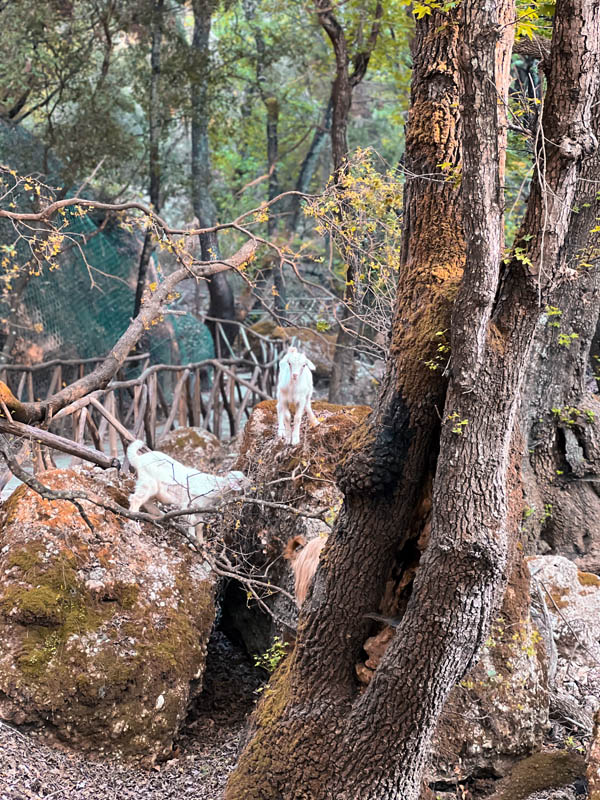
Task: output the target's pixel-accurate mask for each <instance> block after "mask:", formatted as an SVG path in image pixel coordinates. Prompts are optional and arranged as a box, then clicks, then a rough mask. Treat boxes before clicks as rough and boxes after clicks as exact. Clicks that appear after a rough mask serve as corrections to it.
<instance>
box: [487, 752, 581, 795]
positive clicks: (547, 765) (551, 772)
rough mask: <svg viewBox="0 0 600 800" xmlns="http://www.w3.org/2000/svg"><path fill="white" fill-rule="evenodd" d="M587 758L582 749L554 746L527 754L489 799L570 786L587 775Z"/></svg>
mask: <svg viewBox="0 0 600 800" xmlns="http://www.w3.org/2000/svg"><path fill="white" fill-rule="evenodd" d="M585 771H586V765H585V759H584V757H583V756H582V755H580V754H579V753H574V752H573V751H570V750H569V751H567V750H554V751H548V752H542V753H535V754H534V755H532V756H530V757H529V758H524V759H523V760H522V761H519V763H518V764H517V765H516V766H515V767H514V769H513V770H512V772H511V773H510V775H507V776H506V778H503V779H502V780H501V781H500V784H499V786H498V788H497V790H496V791H495V792H494V794H493V795H492V796H491V797H490V798H489V800H526V799H527V798H528V797H529V795H531V794H533V793H534V792H539V791H543V790H544V789H558V788H560V787H562V786H569V785H570V784H572V783H574V782H575V781H576V780H577V779H581V778H584V777H585Z"/></svg>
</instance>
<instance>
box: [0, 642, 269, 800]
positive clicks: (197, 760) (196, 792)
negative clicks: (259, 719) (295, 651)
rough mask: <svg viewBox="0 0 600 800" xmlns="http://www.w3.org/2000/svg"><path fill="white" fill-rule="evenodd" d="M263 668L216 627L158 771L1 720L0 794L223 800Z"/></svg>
mask: <svg viewBox="0 0 600 800" xmlns="http://www.w3.org/2000/svg"><path fill="white" fill-rule="evenodd" d="M262 680H264V673H262V674H261V673H260V671H259V670H257V669H255V668H254V667H253V666H252V665H251V664H250V662H249V661H248V659H247V658H246V657H245V656H244V655H242V654H241V653H240V652H238V651H237V650H235V648H233V647H232V645H231V643H230V642H229V641H228V640H227V639H226V637H225V636H224V635H223V634H221V633H219V632H216V633H215V634H214V635H213V637H212V639H211V643H210V646H209V654H208V658H207V667H206V673H205V681H204V689H203V692H202V694H201V695H200V696H199V697H198V699H197V701H196V702H195V704H194V707H193V709H192V711H191V713H190V716H189V717H188V720H187V723H186V726H185V727H184V729H183V731H182V732H181V735H180V736H179V738H178V740H177V743H176V749H175V750H174V757H173V758H172V759H171V760H169V761H167V762H165V763H164V764H160V765H158V766H157V767H156V768H155V769H154V770H150V771H149V770H142V769H139V768H136V767H129V766H125V765H124V764H120V763H118V762H114V761H110V762H107V761H104V762H94V761H89V760H87V759H85V758H83V757H82V756H81V755H79V754H76V753H73V752H68V751H63V750H57V749H55V748H52V747H49V746H48V745H46V744H44V743H43V742H42V741H41V740H39V739H38V738H37V737H36V736H35V735H34V734H29V733H22V732H20V731H17V730H15V729H13V728H11V727H9V726H7V725H5V724H2V723H0V800H42V798H43V799H44V800H48V798H53V799H54V800H134V799H135V800H139V798H140V797H143V798H145V800H171V798H173V800H185V798H186V797H190V798H193V800H220V798H221V796H222V794H223V790H224V788H225V783H226V781H227V776H228V775H229V773H230V772H231V770H232V769H233V767H234V765H235V761H236V758H237V753H238V748H239V743H240V739H241V735H242V732H243V729H244V723H245V721H246V718H247V716H248V714H249V713H250V711H251V710H252V707H253V705H254V702H255V700H256V696H257V695H256V693H255V690H256V688H257V687H258V686H259V685H260V683H261V681H262Z"/></svg>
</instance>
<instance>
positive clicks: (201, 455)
mask: <svg viewBox="0 0 600 800" xmlns="http://www.w3.org/2000/svg"><path fill="white" fill-rule="evenodd" d="M157 449H158V450H161V451H162V452H163V453H166V454H167V455H169V456H171V458H174V459H175V460H176V461H179V462H180V463H181V464H185V465H186V467H193V468H194V469H197V470H200V471H201V472H216V471H217V470H218V467H219V465H220V463H221V462H222V461H223V459H224V458H225V455H226V450H225V447H224V445H223V444H222V443H221V442H220V441H219V439H217V437H216V436H215V435H214V433H210V432H209V431H205V430H202V429H201V428H175V429H174V430H172V431H169V433H167V434H166V435H165V436H164V437H163V438H162V439H160V441H159V442H158V444H157Z"/></svg>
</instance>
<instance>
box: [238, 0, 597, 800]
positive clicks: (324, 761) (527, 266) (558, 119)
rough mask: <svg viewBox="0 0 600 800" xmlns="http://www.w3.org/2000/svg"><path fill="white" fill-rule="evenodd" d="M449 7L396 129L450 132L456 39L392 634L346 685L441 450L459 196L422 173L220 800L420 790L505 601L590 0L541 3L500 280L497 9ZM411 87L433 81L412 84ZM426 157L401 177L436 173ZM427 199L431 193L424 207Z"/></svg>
mask: <svg viewBox="0 0 600 800" xmlns="http://www.w3.org/2000/svg"><path fill="white" fill-rule="evenodd" d="M460 13H462V14H463V15H464V18H463V27H462V30H459V28H458V27H457V25H456V21H455V19H454V18H453V17H452V16H449V15H436V14H432V15H431V17H429V18H428V19H427V20H425V21H423V22H421V23H419V24H418V30H417V37H418V38H417V41H418V45H417V49H416V60H415V69H416V75H415V83H414V85H413V98H412V100H413V105H412V112H411V115H412V116H411V120H410V122H411V131H410V133H409V136H408V137H407V142H409V143H410V144H411V146H412V147H416V149H417V150H419V148H423V149H424V150H425V152H427V146H428V147H429V156H430V157H433V156H434V154H435V155H436V156H437V158H438V160H437V161H436V163H437V164H439V163H441V160H440V159H439V151H440V150H441V149H442V148H441V147H440V144H441V143H447V142H448V141H450V140H451V141H453V142H454V143H455V142H456V139H455V134H456V117H455V114H456V106H457V104H456V103H454V104H449V105H446V101H447V100H448V99H449V97H451V96H452V95H453V94H454V95H455V94H456V64H457V47H458V46H459V43H460V47H461V74H462V79H463V90H462V100H463V104H462V108H463V109H464V120H463V124H464V137H463V142H464V150H463V152H464V164H463V181H462V183H463V197H462V199H463V205H464V209H465V216H464V220H465V231H466V233H467V261H466V267H465V275H464V279H463V281H462V282H461V285H460V290H459V292H458V297H457V299H456V304H455V307H454V311H453V315H452V326H451V335H452V362H451V377H450V383H449V387H448V392H447V397H446V403H445V409H444V412H443V415H442V427H441V434H440V437H439V448H440V455H439V458H438V464H437V471H436V475H435V481H434V503H433V511H432V530H431V538H430V543H429V546H428V548H427V550H426V551H425V554H424V556H423V558H422V562H421V565H420V568H419V571H418V574H417V579H416V582H415V588H414V592H413V595H412V597H411V600H410V602H409V605H408V608H407V610H406V613H405V615H404V617H403V620H402V622H401V624H400V627H399V628H398V629H397V632H396V635H395V637H394V639H393V640H392V642H391V643H390V645H389V647H388V649H387V652H386V654H385V655H384V657H383V659H382V661H381V663H380V665H379V667H378V668H377V670H376V672H375V675H374V677H373V679H372V681H371V683H370V684H369V686H368V687H367V689H366V690H365V691H364V692H363V693H362V694H360V695H359V694H358V691H357V684H356V680H355V677H354V665H355V664H356V662H357V661H358V658H359V652H360V648H361V645H362V642H363V641H364V637H365V635H366V627H365V624H364V620H363V615H364V613H365V612H368V611H373V610H374V609H377V607H378V604H379V600H380V598H381V594H382V591H383V587H384V583H385V579H386V577H387V574H388V564H389V563H390V562H391V560H392V559H393V555H394V552H395V551H396V549H397V548H398V547H399V546H401V544H402V541H403V539H404V537H405V536H406V534H407V531H408V530H409V528H410V522H411V518H412V516H413V515H414V513H415V512H414V509H415V505H416V503H415V501H416V499H417V497H418V492H419V489H420V487H421V486H422V482H423V478H424V474H425V472H426V470H427V467H428V466H431V465H432V455H433V454H434V452H435V449H436V445H437V444H438V440H437V438H436V436H435V434H434V433H432V431H433V427H434V425H433V422H434V419H435V406H436V405H438V404H440V403H441V400H442V399H443V398H442V396H443V385H442V384H441V382H440V381H436V380H435V376H434V377H433V379H432V377H431V375H429V376H427V374H426V373H427V370H426V369H425V368H424V364H423V361H424V360H427V359H428V356H429V353H428V344H429V342H430V340H431V339H433V338H434V336H435V331H438V330H444V328H445V327H447V326H448V323H447V320H448V313H449V305H450V302H451V299H452V294H451V291H450V289H449V287H450V286H452V285H454V286H456V279H457V278H458V273H459V272H460V265H461V263H462V256H463V245H462V239H461V237H460V236H459V235H457V234H456V231H457V225H456V219H457V217H456V216H455V213H454V212H457V211H458V206H457V204H456V197H455V196H454V195H453V194H452V193H451V192H450V190H449V189H448V187H447V184H441V185H438V186H437V187H436V186H434V187H433V188H432V187H431V186H430V185H423V186H422V187H421V192H419V193H417V192H415V193H414V195H413V196H412V197H411V196H410V192H409V196H408V197H407V200H406V203H407V206H408V209H407V218H408V222H409V224H410V225H411V229H412V233H413V236H412V238H410V239H408V240H405V258H406V260H405V265H404V267H403V270H402V274H401V276H400V281H399V292H398V300H397V310H396V316H395V319H394V329H393V341H392V348H391V354H390V358H389V361H388V368H387V371H386V377H385V381H384V386H383V393H382V396H381V399H380V403H379V405H378V407H377V408H376V409H375V411H374V413H373V415H372V417H371V419H370V424H369V425H368V426H367V427H366V428H365V429H362V430H360V431H358V432H357V433H356V434H355V436H354V437H353V441H351V442H350V445H351V446H352V448H353V450H354V452H353V454H352V455H351V456H350V457H349V459H348V460H347V462H346V464H345V465H344V466H343V469H342V475H341V477H340V486H341V488H342V490H343V491H344V492H345V503H344V507H343V510H342V513H341V515H340V519H339V521H338V524H337V526H336V529H335V531H334V534H333V535H332V537H331V538H330V542H329V544H328V546H327V548H326V550H325V551H324V553H323V556H322V560H321V565H320V567H319V570H318V572H317V575H316V577H315V581H314V585H313V592H312V596H311V598H310V600H309V601H307V604H305V606H304V609H303V613H302V616H301V620H300V625H299V631H298V639H297V642H296V647H295V650H294V652H293V655H292V657H291V658H290V659H289V662H288V663H287V664H286V665H285V667H284V668H283V669H282V670H281V671H280V673H279V674H278V676H277V677H276V679H275V680H274V681H272V687H271V689H269V690H267V693H266V697H265V699H264V701H263V703H262V704H261V706H260V708H259V709H258V711H257V713H256V717H255V726H256V730H255V731H254V736H253V738H252V740H251V742H250V743H249V745H248V746H247V747H246V750H245V751H244V753H243V755H242V758H241V760H240V764H239V765H238V768H237V770H236V771H235V772H234V773H233V775H232V777H231V778H230V782H229V784H228V789H227V793H226V797H227V800H242V798H244V800H255V799H256V800H258V798H261V800H275V798H278V799H279V798H282V800H300V798H311V800H321V799H322V798H336V800H359V799H360V800H375V799H376V798H377V800H386V799H387V798H402V800H416V798H417V797H418V795H419V788H420V780H421V774H422V768H423V765H424V760H425V757H426V752H427V747H428V744H429V741H430V739H431V736H432V733H433V731H434V729H435V725H436V722H437V720H438V718H439V714H440V711H441V709H442V707H443V704H444V702H445V700H446V698H447V696H448V693H449V692H450V690H451V688H452V687H453V686H454V685H455V683H456V682H457V681H458V680H460V678H461V677H462V676H463V675H464V673H465V671H466V670H467V669H468V668H469V666H470V665H471V664H472V663H473V661H474V660H475V659H476V658H477V656H478V652H479V649H480V647H481V645H482V643H483V642H484V641H485V638H486V636H487V634H488V631H489V627H490V622H491V620H492V619H493V615H494V613H495V610H496V608H497V605H498V603H499V600H500V598H501V595H502V591H503V587H504V582H505V575H506V572H507V566H508V561H509V553H510V545H511V542H513V541H514V538H515V536H516V532H517V530H518V523H519V502H518V500H519V465H520V462H521V458H522V445H521V442H520V436H519V433H518V430H517V428H516V420H517V412H518V406H519V402H520V400H521V391H522V387H523V381H524V376H525V372H526V367H527V365H528V363H529V361H530V359H531V357H532V353H533V349H532V342H533V336H534V332H535V329H536V326H537V324H538V320H539V318H540V315H541V313H542V309H541V307H540V295H541V301H542V304H543V303H544V302H545V301H546V298H547V297H548V296H549V292H550V287H555V286H556V285H557V284H560V283H562V282H563V281H564V280H565V278H566V275H565V263H564V255H565V249H564V245H565V242H566V240H567V237H568V233H569V224H570V221H571V212H570V209H571V206H572V202H573V196H574V192H575V186H576V182H577V178H578V173H579V170H580V165H581V161H582V159H583V158H584V157H585V155H586V154H588V153H589V152H590V150H591V148H592V145H593V143H594V139H593V136H591V132H590V129H589V123H590V109H591V106H592V99H593V98H594V96H595V90H596V84H597V82H598V73H599V65H598V52H597V48H598V43H599V42H598V39H599V37H598V36H597V32H598V24H599V23H600V9H599V8H598V7H597V4H595V3H592V2H590V1H589V0H559V2H558V3H557V7H556V17H555V22H554V38H553V45H552V56H553V58H552V69H551V73H550V75H549V80H548V84H549V89H548V95H547V99H546V103H545V109H544V119H543V125H544V132H545V134H546V136H547V140H546V142H545V161H544V164H543V169H544V172H543V178H544V180H542V179H541V178H542V174H541V172H538V176H537V178H538V179H537V180H535V181H534V184H533V189H532V193H531V196H530V200H529V204H528V210H527V215H526V218H525V221H524V224H523V227H522V230H521V234H520V236H519V238H518V240H517V246H518V247H520V248H524V249H525V250H526V252H527V254H528V257H527V258H523V252H522V251H518V250H517V251H515V252H516V255H515V257H513V259H512V260H511V262H510V264H509V265H508V267H507V268H506V269H503V270H502V274H500V271H499V265H500V251H501V245H502V215H501V206H502V203H501V196H500V181H499V163H498V162H499V142H498V119H497V106H498V102H497V95H496V92H495V86H494V84H495V80H496V76H495V66H494V65H495V58H496V47H497V36H498V32H499V31H500V30H501V29H502V26H500V25H499V24H498V22H499V19H501V18H502V16H501V15H500V16H499V13H498V9H497V4H495V3H491V2H490V3H480V2H478V0H465V2H463V3H462V4H461V7H460ZM513 13H514V11H513ZM459 34H460V36H459ZM419 48H421V53H419ZM425 54H427V55H428V56H429V57H428V59H427V60H426V61H425V62H422V61H421V60H420V58H419V55H425ZM433 82H436V83H435V84H434V83H433ZM422 83H424V84H425V85H426V86H427V88H428V89H429V90H434V89H437V91H430V92H426V93H424V94H421V93H420V92H419V88H422ZM432 112H433V113H432ZM416 123H418V124H416ZM415 136H417V137H418V138H417V141H415V139H414V138H412V137H415ZM417 143H418V144H417ZM467 151H468V152H467ZM456 156H457V147H456V146H455V147H454V153H453V157H452V158H450V159H449V161H450V163H451V164H453V165H454V164H456V165H457V166H458V163H457V157H456ZM426 160H427V159H425V158H424V159H423V162H426ZM423 166H425V163H423ZM427 166H428V167H429V169H428V170H424V169H423V170H413V171H416V172H417V174H418V173H419V172H423V173H425V172H427V171H429V172H431V171H434V170H433V169H431V164H428V165H427ZM409 168H410V167H409ZM540 169H542V167H540ZM436 192H439V200H440V201H441V202H440V203H439V205H437V206H436V208H435V210H436V212H437V214H438V218H437V220H433V217H432V211H433V209H432V208H431V207H430V206H431V203H432V200H433V199H434V197H435V193H436ZM445 192H446V193H447V196H444V193H445ZM445 201H447V202H445ZM411 203H414V208H413V213H414V211H417V212H418V213H416V215H414V216H413V215H411V208H410V205H411ZM428 209H429V214H428V213H427V212H428ZM448 214H450V216H448ZM430 221H431V222H432V224H431V226H430V227H425V226H426V225H427V223H428V222H430ZM420 236H421V237H426V238H425V241H426V242H427V245H428V246H427V245H426V244H425V242H424V240H423V239H421V240H419V237H420ZM440 239H442V240H443V241H444V243H445V245H446V248H445V251H446V252H445V255H446V256H447V257H446V258H442V257H440V256H441V253H439V252H438V258H437V259H435V258H433V257H432V254H433V253H434V252H436V249H437V248H438V247H439V242H440ZM417 244H419V245H420V246H421V249H420V251H419V250H418V249H417ZM442 252H444V251H442ZM411 253H412V254H413V255H416V254H417V253H418V254H419V255H421V256H422V258H421V259H420V260H415V259H414V258H412V257H411ZM432 323H433V324H432Z"/></svg>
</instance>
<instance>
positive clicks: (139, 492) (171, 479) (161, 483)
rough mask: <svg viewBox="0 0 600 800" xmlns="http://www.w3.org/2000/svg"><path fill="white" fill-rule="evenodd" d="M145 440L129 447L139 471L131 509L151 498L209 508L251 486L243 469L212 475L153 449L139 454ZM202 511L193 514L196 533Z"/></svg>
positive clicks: (163, 501)
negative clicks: (186, 465) (228, 495)
mask: <svg viewBox="0 0 600 800" xmlns="http://www.w3.org/2000/svg"><path fill="white" fill-rule="evenodd" d="M142 447H145V444H144V442H142V441H140V439H136V440H135V441H134V442H132V443H131V444H130V445H129V447H128V448H127V458H128V459H129V463H130V464H131V466H132V467H133V468H134V469H135V471H136V472H137V480H136V483H135V492H134V494H133V495H132V496H131V497H130V499H129V510H130V511H136V512H137V511H139V510H140V508H141V507H142V506H143V505H144V504H146V503H148V502H149V501H150V500H154V499H156V500H158V501H159V502H161V503H165V504H167V505H174V506H179V508H182V509H183V508H188V507H190V506H193V507H194V508H198V509H204V510H209V509H211V508H214V507H215V506H216V505H217V504H218V503H219V501H220V500H222V499H223V497H225V495H227V494H229V493H230V492H235V491H240V490H242V489H244V488H246V487H247V486H249V485H250V481H249V480H248V478H246V476H245V475H244V473H243V472H237V471H235V472H228V473H227V474H226V475H211V474H210V473H207V472H199V471H198V470H197V469H193V468H192V467H185V466H184V465H183V464H180V463H179V461H175V459H174V458H171V456H168V455H167V454H166V453H161V452H160V451H159V450H153V451H151V452H149V453H142V454H141V455H140V454H139V451H140V450H141V448H142ZM200 520H201V515H200V514H190V516H189V522H190V533H191V534H192V535H194V533H195V528H196V525H197V524H198V523H199V522H200Z"/></svg>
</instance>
